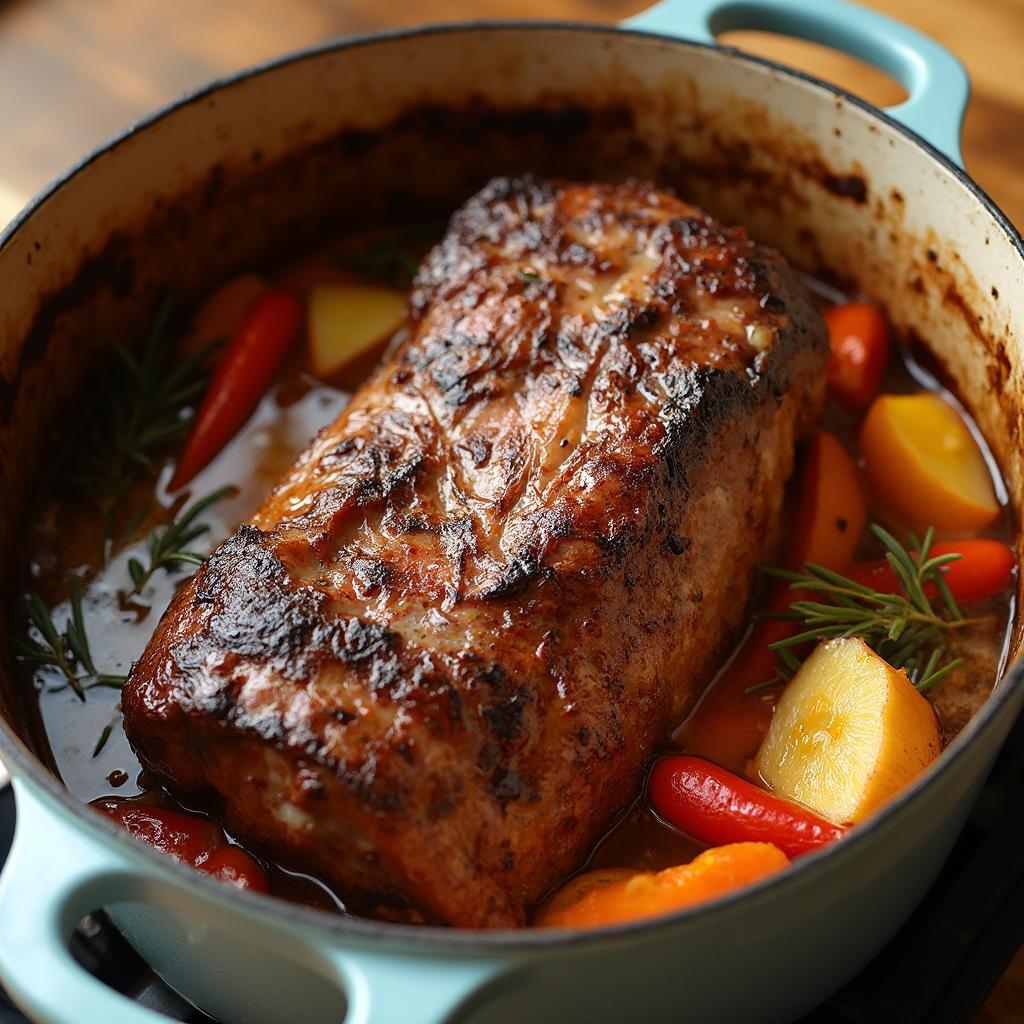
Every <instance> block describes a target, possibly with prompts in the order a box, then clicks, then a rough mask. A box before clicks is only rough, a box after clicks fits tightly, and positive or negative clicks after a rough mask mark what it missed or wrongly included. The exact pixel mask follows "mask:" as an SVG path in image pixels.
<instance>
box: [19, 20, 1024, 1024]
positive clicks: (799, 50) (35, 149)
mask: <svg viewBox="0 0 1024 1024" xmlns="http://www.w3.org/2000/svg"><path fill="white" fill-rule="evenodd" d="M643 6H644V5H643V4H642V2H639V0H517V2H516V3H515V4H512V3H508V2H506V3H503V2H501V0H389V2H387V3H384V2H382V0H217V2H211V0H174V3H173V4H170V3H167V2H166V0H89V2H88V3H83V2H82V0H0V138H3V140H4V145H3V146H2V147H0V224H2V223H4V222H5V221H6V220H7V219H8V218H9V217H10V216H12V215H13V214H14V213H15V212H16V210H17V209H18V208H19V207H20V206H21V205H22V203H23V202H24V200H25V199H26V198H27V197H28V196H30V195H31V194H32V193H34V192H35V191H37V190H38V189H39V188H41V187H42V186H43V185H44V184H46V182H47V181H48V180H49V179H50V178H51V177H53V176H54V175H55V174H57V173H58V172H59V171H61V170H62V169H63V168H64V167H66V166H67V165H68V164H70V163H72V162H73V161H74V160H76V159H77V158H78V157H79V156H81V155H82V154H83V153H85V152H86V151H87V150H89V149H91V148H92V147H94V146H95V145H96V144H97V143H98V142H101V141H102V140H103V139H104V138H106V137H107V136H108V135H110V134H112V133H113V132H115V131H116V130H118V129H119V128H121V127H123V126H124V125H125V124H128V123H129V122H131V121H132V120H133V119H134V118H136V117H138V116H139V115H140V114H144V113H145V112H147V111H149V110H151V109H152V108H153V107H156V106H158V105H160V104H162V103H165V102H166V101H167V100H169V99H172V98H173V97H174V96H176V95H178V94H179V93H181V92H183V91H185V90H187V89H191V88H193V87H195V86H198V85H201V84H202V83H204V82H206V81H207V80H208V79H210V78H212V77H214V76H216V75H221V74H224V73H225V72H228V71H232V70H234V69H236V68H240V67H244V66H245V65H247V64H252V63H255V62H257V61H261V60H264V59H266V58H268V57H272V56H274V55H275V54H278V53H281V52H283V51H286V50H291V49H295V48H297V47H300V46H306V45H308V44H311V43H315V42H320V41H322V40H324V39H328V38H330V37H332V36H338V35H345V34H348V33H352V32H364V31H369V30H372V29H376V28H383V27H389V26H401V25H413V24H416V23H419V22H426V21H442V20H457V19H473V18H479V17H485V16H491V17H514V18H545V17H547V18H552V17H556V18H570V19H577V20H582V21H605V22H613V21H617V20H619V19H621V18H623V17H625V16H627V15H629V14H632V13H634V12H635V11H636V10H639V9H641V8H642V7H643ZM868 6H872V7H877V8H879V9H882V10H885V11H886V12H887V13H889V14H892V15H894V16H896V17H898V18H900V19H902V20H903V21H906V22H908V23H910V24H912V25H914V26H916V27H917V28H919V29H921V30H923V31H924V32H927V33H928V34H929V35H931V36H933V37H934V38H935V39H938V40H939V41H940V42H942V43H944V44H945V45H946V46H948V47H949V48H950V49H952V50H953V51H954V52H955V53H956V54H957V55H958V56H959V57H960V58H961V59H962V60H963V61H964V63H965V64H966V65H967V68H968V71H969V72H970V74H971V78H972V80H973V82H974V97H973V99H972V101H971V106H970V110H969V111H968V114H967V123H966V126H965V132H964V153H965V156H966V163H967V169H968V170H969V171H970V172H971V174H972V175H973V176H974V177H975V178H976V179H977V181H978V182H979V183H980V184H981V185H982V187H983V188H985V189H986V190H987V191H988V192H989V193H990V194H991V195H992V197H993V198H994V199H995V200H996V202H997V203H998V204H999V205H1000V206H1001V207H1002V208H1003V210H1004V211H1005V212H1006V214H1007V215H1008V216H1009V218H1010V220H1012V221H1013V222H1014V223H1015V224H1017V225H1019V226H1024V74H1022V73H1021V72H1022V69H1021V64H1022V60H1024V0H974V2H972V3H967V2H964V0H871V2H869V3H868ZM728 41H729V42H731V43H732V44H733V45H740V46H745V47H746V48H748V49H752V50H754V51H756V52H760V53H763V54H765V55H768V56H773V57H777V58H779V59H781V60H784V61H787V62H788V63H790V64H795V65H797V66H798V67H802V68H805V69H806V70H809V71H811V72H813V73H814V74H817V75H819V76H821V77H823V78H827V79H831V80H833V81H836V82H838V83H840V84H842V85H844V86H846V87H847V88H849V89H851V90H852V91H853V92H856V93H859V94H861V95H863V96H864V97H865V98H867V99H869V100H871V101H872V102H875V103H882V104H884V103H893V102H896V101H898V99H899V98H900V95H901V90H900V88H899V87H898V86H896V85H895V83H893V82H891V81H890V80H889V79H887V78H886V77H885V76H884V75H882V74H880V73H879V72H877V71H875V70H874V69H871V68H868V67H866V66H865V65H863V64H860V63H859V62H857V61H854V60H852V59H849V58H846V57H843V56H842V55H839V54H836V53H834V52H832V51H828V50H824V49H822V48H819V47H814V46H811V45H809V44H804V43H800V42H796V41H793V40H780V39H775V38H772V37H766V36H761V35H757V34H751V33H741V34H734V35H732V36H730V37H729V40H728ZM1022 1019H1024V955H1020V956H1018V958H1017V960H1016V961H1015V963H1014V964H1013V966H1012V967H1011V969H1010V970H1009V971H1008V972H1007V974H1006V976H1005V977H1004V978H1003V980H1002V982H1001V983H1000V984H999V986H997V988H996V989H995V991H994V992H993V993H992V995H991V997H990V999H989V1001H988V1003H987V1004H986V1006H985V1007H984V1008H983V1010H982V1011H981V1013H980V1014H979V1016H978V1021H979V1022H985V1024H993V1022H995V1024H1011V1022H1020V1021H1021V1020H1022Z"/></svg>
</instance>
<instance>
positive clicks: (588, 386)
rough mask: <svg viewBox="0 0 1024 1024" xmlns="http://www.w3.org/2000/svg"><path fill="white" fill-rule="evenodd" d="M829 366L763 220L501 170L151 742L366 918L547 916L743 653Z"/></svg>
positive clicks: (288, 490) (174, 677)
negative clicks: (760, 564) (764, 236)
mask: <svg viewBox="0 0 1024 1024" xmlns="http://www.w3.org/2000/svg"><path fill="white" fill-rule="evenodd" d="M825 352H826V335H825V329H824V325H823V323H822V320H821V317H820V316H819V314H818V312H817V311H816V309H815V308H814V306H813V304H812V302H811V301H810V299H809V297H808V295H807V294H806V292H805V290H804V289H803V287H802V286H801V285H800V284H799V282H798V281H797V280H796V279H795V277H794V276H793V275H792V273H791V272H790V271H789V269H788V268H787V267H786V265H785V264H784V262H783V261H782V259H781V258H780V257H779V256H778V255H777V254H775V253H773V252H771V251H768V250H765V249H762V248H760V247H759V246H757V245H755V244H753V243H752V242H750V241H749V240H748V239H747V237H746V235H745V233H744V232H743V231H742V230H741V229H739V228H724V227H722V226H720V225H718V224H717V223H715V222H714V221H713V220H712V219H710V218H709V217H707V216H706V215H705V214H703V213H702V212H701V211H699V210H697V209H696V208H694V207H693V206H690V205H688V204H687V203H685V202H683V201H681V200H680V199H678V198H676V197H675V196H673V195H671V194H669V193H667V192H664V191H658V190H657V189H655V188H653V187H652V186H650V185H647V184H642V183H635V182H633V183H628V184H625V185H617V186H611V185H593V184H582V185H580V184H564V183H542V182H536V181H533V180H530V179H525V180H515V181H512V180H496V181H493V182H492V183H491V184H490V185H488V186H487V188H485V189H484V190H483V191H482V192H481V193H480V194H478V195H477V196H475V197H474V198H473V199H471V200H470V201H469V202H468V203H467V204H466V205H465V206H464V207H463V208H462V209H461V210H460V211H459V212H458V213H457V214H456V215H455V216H454V218H453V220H452V222H451V226H450V229H449V231H448V233H447V235H446V237H445V238H444V240H443V241H442V242H441V243H440V244H439V245H438V246H437V247H436V248H435V249H434V250H433V251H432V252H431V253H430V254H429V256H428V257H427V259H426V260H425V262H424V264H423V266H422V268H421V269H420V272H419V274H418V277H417V279H416V282H415V285H414V289H413V293H412V296H411V300H410V304H409V317H408V336H407V338H406V339H405V340H404V341H403V342H402V343H401V344H400V346H399V347H398V348H397V350H396V351H395V352H394V354H393V356H391V357H390V358H388V359H387V360H386V361H385V362H384V364H383V366H382V367H381V368H380V370H379V371H378V372H377V374H376V376H375V377H374V378H373V379H372V380H371V381H370V382H368V383H367V384H366V385H365V386H364V387H363V388H362V389H361V390H360V391H359V392H358V393H357V394H356V395H355V397H354V398H353V400H352V403H351V404H350V406H349V407H348V409H346V411H345V412H344V413H343V414H342V415H341V416H340V417H339V418H338V419H337V420H336V421H335V422H334V423H332V424H330V425H329V426H327V427H326V428H325V429H324V430H323V431H321V433H320V434H319V436H318V437H317V438H316V439H315V440H314V441H313V442H312V444H311V445H310V447H309V448H308V450H307V451H306V452H305V453H304V454H303V455H302V456H301V457H300V459H299V460H298V461H297V463H296V464H295V466H294V467H293V468H292V469H291V471H290V472H289V473H288V475H287V476H286V477H285V479H284V480H283V481H282V482H281V483H280V485H279V486H278V487H277V488H276V489H275V490H274V491H273V493H271V495H270V496H269V497H268V498H267V500H266V502H265V503H264V505H263V507H262V508H261V509H260V510H259V512H257V514H256V515H255V516H254V517H253V519H252V520H251V521H250V522H249V523H247V524H245V525H243V526H241V527H240V528H239V530H238V531H237V532H236V533H235V535H234V536H232V537H231V538H230V539H229V540H228V541H227V542H226V543H224V544H223V545H221V547H220V548H219V549H218V550H217V551H215V552H214V554H213V556H212V557H211V558H210V560H209V561H208V563H207V564H206V565H205V566H204V567H203V568H202V569H200V571H199V572H198V573H197V574H196V576H195V577H194V578H193V579H192V580H191V581H190V582H189V583H188V584H187V585H186V586H184V587H183V588H182V589H181V591H180V592H179V593H178V595H177V597H176V598H175V600H174V602H173V603H172V605H171V607H170V608H169V609H168V611H167V613H166V615H165V616H164V617H163V619H162V621H161V623H160V625H159V627H158V629H157V631H156V634H155V635H154V637H153V639H152V641H151V642H150V644H149V646H148V648H147V650H146V652H145V654H144V656H143V657H142V659H141V660H140V661H139V663H138V664H137V665H136V666H135V668H134V670H133V671H132V673H131V677H130V679H129V681H128V684H127V686H126V688H125V695H124V710H125V721H126V726H127V729H128V733H129V736H130V737H131V740H132V742H133V744H134V745H135V747H136V749H137V750H138V752H139V754H140V755H141V757H142V758H143V759H144V760H145V762H147V763H148V764H149V765H150V766H152V767H153V768H154V769H156V770H157V771H159V772H160V773H162V774H163V775H165V776H167V777H168V778H169V779H171V780H172V781H173V782H174V784H176V785H177V786H179V787H181V788H183V789H186V790H189V789H199V788H204V787H213V788H214V789H215V790H217V791H219V793H220V794H222V796H223V799H224V808H225V814H226V816H227V820H228V823H229V825H230V827H231V828H233V829H234V830H236V831H237V832H238V833H239V834H240V835H242V836H244V837H245V838H246V839H247V840H249V841H250V842H253V843H254V844H256V845H257V847H260V846H262V848H264V849H266V850H268V851H269V852H271V853H274V854H276V855H278V856H281V857H283V858H284V859H285V860H286V861H288V862H289V863H291V864H293V865H296V866H301V867H305V868H307V869H309V870H311V871H314V872H316V873H318V874H320V875H322V876H324V877H326V878H327V879H329V880H330V881H331V882H332V883H334V885H336V886H337V887H338V888H339V889H340V891H341V892H342V893H343V894H344V895H345V897H346V898H347V899H348V900H350V901H351V904H352V906H353V907H354V908H356V909H358V910H361V911H364V912H370V913H375V914H378V915H381V916H388V917H394V918H399V919H405V920H428V921H433V922H443V923H449V924H453V925H463V926H478V927H497V926H509V925H519V924H522V923H523V922H524V921H525V920H526V918H527V915H528V913H529V911H530V909H531V907H532V906H533V905H534V904H535V903H536V902H537V901H538V900H539V899H540V898H541V897H543V895H544V894H545V893H546V892H547V890H548V889H549V888H550V887H551V886H552V884H553V883H555V882H556V881H557V880H558V879H559V878H560V877H562V876H563V875H565V874H566V873H567V872H568V871H570V870H572V869H573V868H574V867H575V866H576V865H577V864H578V863H579V861H580V859H581V857H582V856H583V855H584V853H585V851H586V850H587V848H588V846H589V845H590V844H592V843H593V841H594V840H595V839H596V837H597V836H598V835H599V834H600V833H601V831H602V830H603V829H604V828H605V827H606V826H607V823H608V821H609V819H610V818H611V817H612V815H613V814H614V812H615V811H616V810H618V809H619V808H621V807H623V806H624V805H625V804H626V803H627V802H628V801H629V800H630V799H632V798H633V797H634V796H635V794H636V793H637V790H638V787H639V785H640V782H641V778H642V773H643V769H644V765H645V762H646V761H647V759H648V758H649V757H650V755H651V753H652V752H653V751H654V749H655V748H656V747H657V745H658V744H659V743H660V742H662V741H663V740H664V738H665V736H666V733H667V731H668V730H669V729H670V727H671V726H672V725H673V724H674V723H676V722H677V721H678V720H679V719H680V717H681V716H682V715H683V714H684V713H685V712H686V710H687V709H688V708H689V707H690V706H691V705H692V703H693V702H694V700H695V699H696V698H697V696H698V695H699V694H700V691H701V689H702V687H703V686H704V685H705V684H706V682H707V681H708V679H709V677H710V675H711V673H712V671H713V669H714V667H715V666H716V664H717V662H718V660H719V659H720V658H721V656H722V654H723V652H724V650H725V648H726V645H727V643H728V642H729V639H730V638H731V637H732V636H733V634H734V631H735V629H736V627H737V626H738V624H739V622H740V620H741V617H742V613H743V608H744V604H745V602H746V599H747V594H748V589H749V585H750V579H751V575H752V572H753V568H754V566H755V564H756V563H757V561H758V559H759V558H760V557H761V555H762V546H763V543H762V539H763V538H764V537H765V536H766V534H767V532H768V530H769V526H770V524H771V523H772V521H773V519H774V518H775V517H776V516H777V514H778V512H779V508H780V502H781V496H782V489H783V483H784V482H785V480H786V478H787V477H788V476H789V474H790V472H791V469H792V465H793V449H794V442H795V439H796V438H797V437H798V436H799V435H800V434H801V433H803V432H804V431H805V430H806V429H808V427H809V426H810V424H811V423H812V422H813V421H814V420H815V418H816V417H817V414H818V413H819V411H820V408H821V404H822V401H823V390H824V361H825Z"/></svg>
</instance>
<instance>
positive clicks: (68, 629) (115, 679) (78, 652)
mask: <svg viewBox="0 0 1024 1024" xmlns="http://www.w3.org/2000/svg"><path fill="white" fill-rule="evenodd" d="M68 604H69V605H70V615H69V616H68V619H67V621H66V622H65V624H64V629H63V630H59V629H58V628H57V624H56V623H55V622H54V621H53V616H52V615H51V614H50V610H49V609H48V608H47V607H46V604H45V603H44V602H43V599H42V598H41V597H40V596H39V595H38V594H34V593H33V594H28V595H27V596H26V597H25V614H26V616H27V617H28V620H29V622H30V623H31V624H32V625H33V626H34V627H35V629H36V632H37V633H38V634H39V639H36V638H35V637H32V636H29V637H26V638H24V639H18V640H15V641H14V646H15V652H16V656H17V658H18V659H19V660H20V661H25V662H30V663H33V664H36V665H51V666H53V667H54V668H57V669H60V671H61V674H62V675H63V676H64V678H65V679H66V680H67V685H68V686H70V687H71V689H72V690H73V691H74V693H75V696H77V697H78V699H79V700H81V701H84V700H85V691H86V690H88V689H91V688H92V687H94V686H109V687H113V688H116V689H120V687H121V686H122V685H123V683H124V681H125V676H120V675H112V674H110V673H107V672H100V671H98V670H97V668H96V663H95V662H94V661H93V657H92V651H91V650H90V649H89V637H88V635H87V634H86V631H85V622H84V620H83V617H82V587H81V584H80V583H79V581H78V578H77V577H74V576H73V577H72V578H71V580H70V582H69V583H68Z"/></svg>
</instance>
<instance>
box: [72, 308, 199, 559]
mask: <svg viewBox="0 0 1024 1024" xmlns="http://www.w3.org/2000/svg"><path fill="white" fill-rule="evenodd" d="M173 305H174V303H173V300H172V299H171V298H170V297H169V296H168V297H167V298H165V299H164V300H163V301H162V302H161V303H160V305H159V307H158V308H157V311H156V315H155V316H154V318H153V323H152V326H151V327H150V330H149V332H148V334H147V336H146V338H145V340H144V341H143V343H142V345H141V346H139V347H138V349H137V350H134V349H132V348H129V347H128V346H126V345H123V344H116V345H114V346H113V348H112V357H111V359H110V361H109V362H108V363H105V364H104V366H103V367H102V369H101V371H100V372H99V373H98V374H97V377H96V386H95V387H94V388H93V389H92V390H93V394H94V398H93V400H92V402H91V403H90V404H89V405H88V407H87V408H86V409H85V410H84V413H83V417H82V423H81V429H80V430H78V431H75V432H73V433H74V435H75V441H74V446H73V448H72V449H71V450H70V451H69V453H68V458H67V469H66V473H65V475H66V477H67V479H69V480H70V482H71V483H72V484H74V485H75V486H76V487H77V488H78V489H79V490H81V491H83V492H84V493H85V494H87V495H88V496H89V497H90V498H91V499H92V500H93V502H94V503H95V504H96V506H97V507H98V508H99V510H100V512H101V513H102V515H103V522H104V533H105V535H106V537H107V538H108V539H113V538H115V537H118V536H126V535H127V534H129V533H131V532H132V531H134V530H135V529H136V528H137V527H138V525H139V522H140V521H141V519H142V518H143V517H144V515H145V509H143V510H142V511H141V512H138V510H137V511H136V513H135V514H134V515H132V516H130V517H128V518H127V519H126V521H125V523H122V524H121V528H120V529H118V523H117V522H116V519H117V513H118V504H119V501H120V499H121V498H122V497H123V496H124V494H125V492H126V491H127V490H128V488H129V487H130V486H131V484H132V483H133V482H134V480H135V479H136V478H137V477H138V476H139V474H140V473H144V472H152V471H153V469H154V458H155V456H156V455H157V454H158V453H159V451H160V450H161V449H162V448H163V446H164V445H165V444H166V443H167V442H168V441H169V440H171V439H172V438H174V437H177V436H178V435H180V434H182V433H183V432H184V431H185V430H186V429H187V428H188V425H189V419H190V417H189V416H188V414H187V409H188V406H189V405H190V404H192V403H194V402H195V400H196V399H197V398H199V396H200V395H201V394H202V392H203V390H204V389H205V387H206V374H205V370H204V366H205V362H206V359H207V357H208V355H209V353H210V351H211V350H212V349H213V348H215V347H216V343H215V344H213V345H209V346H204V347H203V348H201V349H199V350H197V351H195V352H193V353H191V354H189V355H187V356H184V357H183V358H178V357H177V356H176V355H175V354H174V353H172V351H171V346H170V345H169V344H168V325H169V323H170V318H171V312H172V310H173Z"/></svg>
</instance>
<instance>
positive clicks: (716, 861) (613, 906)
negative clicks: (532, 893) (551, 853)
mask: <svg viewBox="0 0 1024 1024" xmlns="http://www.w3.org/2000/svg"><path fill="white" fill-rule="evenodd" d="M788 865H789V860H788V859H787V857H786V855H785V854H783V853H782V852H781V851H780V850H778V849H777V848H776V847H774V846H772V845H770V844H769V843H734V844H732V845H731V846H721V847H719V848H717V849H713V850H705V851H704V852H703V853H702V854H700V855H699V856H698V857H697V858H696V859H695V860H693V861H691V862H690V863H689V864H683V865H680V866H679V867H672V868H666V869H665V870H664V871H658V872H654V873H650V872H636V873H628V875H627V877H621V876H620V874H619V872H608V871H592V872H588V873H587V875H583V876H581V877H580V878H578V879H574V880H573V882H570V883H569V885H568V886H567V887H566V889H564V890H561V891H559V892H557V893H556V894H555V895H554V896H553V897H552V899H551V900H550V901H549V902H548V903H547V904H546V905H545V906H544V907H542V908H541V911H540V913H539V914H538V915H537V918H536V920H535V922H534V924H535V925H536V926H537V927H539V928H600V927H603V926H606V925H613V924H623V923H625V922H627V921H636V920H638V919H642V918H645V917H655V916H657V915H659V914H670V913H672V912H673V911H676V910H682V909H683V908H685V907H692V906H694V905H695V904H698V903H704V902H707V901H708V900H713V899H716V898H717V897H719V896H724V895H725V894H726V893H730V892H734V891H735V890H737V889H742V888H743V887H744V886H747V885H751V884H752V883H754V882H757V881H760V880H761V879H762V878H767V877H768V876H769V875H773V874H775V873H776V872H778V871H781V870H782V869H783V868H785V867H787V866H788ZM563 894H564V895H563Z"/></svg>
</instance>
